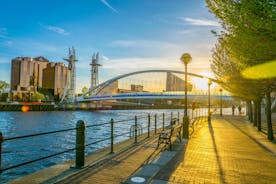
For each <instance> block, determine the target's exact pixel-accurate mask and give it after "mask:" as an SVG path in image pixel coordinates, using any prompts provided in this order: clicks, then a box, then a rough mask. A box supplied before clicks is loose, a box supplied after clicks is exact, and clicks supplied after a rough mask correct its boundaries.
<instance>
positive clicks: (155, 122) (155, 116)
mask: <svg viewBox="0 0 276 184" xmlns="http://www.w3.org/2000/svg"><path fill="white" fill-rule="evenodd" d="M156 124H157V115H156V114H155V115H154V134H156V131H157V130H156Z"/></svg>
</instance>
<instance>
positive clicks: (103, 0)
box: [100, 0, 118, 13]
mask: <svg viewBox="0 0 276 184" xmlns="http://www.w3.org/2000/svg"><path fill="white" fill-rule="evenodd" d="M100 1H101V2H102V3H103V4H104V5H105V6H107V7H108V8H109V9H111V10H112V11H113V12H115V13H118V11H117V10H116V9H115V8H113V7H112V6H111V5H110V4H109V3H108V2H107V1H106V0H100Z"/></svg>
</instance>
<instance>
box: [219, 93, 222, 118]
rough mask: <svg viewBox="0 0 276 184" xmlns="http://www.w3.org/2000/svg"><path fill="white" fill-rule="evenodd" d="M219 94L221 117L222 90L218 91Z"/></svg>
mask: <svg viewBox="0 0 276 184" xmlns="http://www.w3.org/2000/svg"><path fill="white" fill-rule="evenodd" d="M219 92H220V116H222V89H219Z"/></svg>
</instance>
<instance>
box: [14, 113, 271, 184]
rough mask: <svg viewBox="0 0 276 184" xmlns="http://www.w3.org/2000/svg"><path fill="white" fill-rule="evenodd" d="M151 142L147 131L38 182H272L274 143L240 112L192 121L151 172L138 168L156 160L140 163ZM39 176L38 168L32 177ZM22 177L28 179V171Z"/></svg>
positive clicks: (149, 152)
mask: <svg viewBox="0 0 276 184" xmlns="http://www.w3.org/2000/svg"><path fill="white" fill-rule="evenodd" d="M156 145H157V142H156V138H153V137H152V138H151V139H150V140H148V141H142V142H140V143H139V144H137V145H135V146H134V147H132V149H129V150H127V151H123V152H121V153H119V154H114V156H112V157H110V158H108V159H106V160H105V162H101V163H98V164H95V165H93V166H92V165H91V166H90V167H86V168H85V169H83V170H81V171H80V172H78V173H75V174H73V175H71V176H69V177H66V178H64V179H62V180H60V178H59V179H58V180H56V181H55V180H52V179H51V180H48V181H46V182H42V183H56V182H57V183H96V184H105V183H111V184H112V183H114V184H116V183H125V182H127V183H134V182H129V181H130V178H131V177H132V176H140V177H144V178H146V179H147V181H146V182H148V183H155V184H163V183H169V184H182V183H276V143H275V142H270V141H268V140H267V139H266V137H265V135H263V133H260V132H258V131H257V130H256V128H254V127H252V124H250V123H249V122H248V121H246V120H245V117H241V116H235V117H234V116H224V117H222V118H220V117H219V116H214V117H213V118H212V122H211V123H210V124H208V122H207V121H206V120H205V121H199V122H197V124H196V129H195V132H194V133H193V135H192V136H191V137H190V139H189V141H188V143H187V142H185V141H183V142H182V143H178V142H176V143H175V145H174V146H173V151H171V152H169V151H164V152H161V155H162V154H164V153H175V154H171V155H173V157H171V159H170V160H169V161H168V162H167V163H166V164H164V165H165V166H163V167H159V168H158V169H157V170H156V172H152V171H150V172H143V170H144V171H147V170H146V169H147V168H146V167H147V166H148V165H149V164H151V165H154V164H155V163H156V162H155V161H153V162H152V163H146V164H144V163H145V161H147V159H148V157H149V156H151V155H152V154H153V153H154V152H156V150H155V147H156ZM162 158H165V157H162V156H160V157H157V159H159V162H164V160H162ZM166 158H168V157H166ZM143 164H144V165H143ZM148 168H149V167H148ZM151 172H152V173H154V174H152V175H151V174H150V173H151ZM141 173H144V174H145V176H143V175H141ZM139 174H140V175H139ZM149 174H150V175H151V176H150V177H148V175H149ZM146 175H147V176H146ZM38 176H39V173H38V174H34V175H33V176H32V177H34V178H35V177H38ZM57 178H58V177H57ZM22 179H23V180H17V182H11V183H20V182H22V181H24V177H23V178H22ZM26 179H28V181H32V179H31V178H30V177H29V178H26ZM144 183H145V182H144Z"/></svg>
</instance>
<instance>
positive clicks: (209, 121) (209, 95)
mask: <svg viewBox="0 0 276 184" xmlns="http://www.w3.org/2000/svg"><path fill="white" fill-rule="evenodd" d="M211 85H212V81H211V80H210V79H209V80H208V123H211V110H210V109H211V94H210V86H211Z"/></svg>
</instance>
